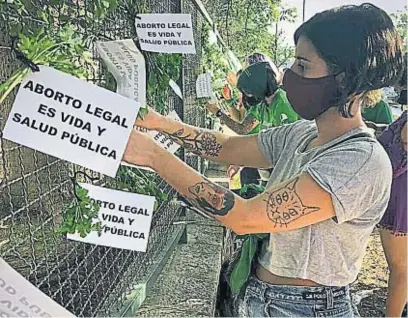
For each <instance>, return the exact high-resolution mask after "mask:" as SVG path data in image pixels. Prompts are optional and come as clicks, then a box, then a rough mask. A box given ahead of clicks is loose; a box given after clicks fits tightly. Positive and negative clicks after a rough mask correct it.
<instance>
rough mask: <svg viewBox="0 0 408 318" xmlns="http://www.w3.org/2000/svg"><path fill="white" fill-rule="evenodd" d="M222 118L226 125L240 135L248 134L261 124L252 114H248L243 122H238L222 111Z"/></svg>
mask: <svg viewBox="0 0 408 318" xmlns="http://www.w3.org/2000/svg"><path fill="white" fill-rule="evenodd" d="M220 119H221V120H222V121H223V122H224V124H225V125H227V126H228V128H229V129H231V130H232V131H233V132H235V133H237V134H238V135H246V134H247V133H249V132H250V131H251V130H252V129H254V128H255V127H256V126H257V125H258V124H259V123H258V121H257V120H256V119H255V118H254V117H252V116H251V115H248V116H246V117H245V119H244V121H243V122H242V123H238V122H236V121H235V120H233V119H231V118H230V117H229V116H228V115H226V114H224V113H222V115H221V117H220Z"/></svg>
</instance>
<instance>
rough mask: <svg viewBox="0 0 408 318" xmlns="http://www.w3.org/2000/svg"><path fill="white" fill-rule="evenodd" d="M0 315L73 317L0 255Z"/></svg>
mask: <svg viewBox="0 0 408 318" xmlns="http://www.w3.org/2000/svg"><path fill="white" fill-rule="evenodd" d="M0 317H75V316H74V315H72V314H71V313H70V312H69V311H67V310H66V309H65V308H64V307H62V306H60V305H59V304H57V303H56V302H55V301H53V300H52V299H51V298H49V297H48V296H46V295H45V294H43V293H42V292H41V291H40V290H39V289H37V288H36V287H35V286H34V285H32V284H31V283H30V282H29V281H28V280H26V279H25V278H24V277H23V276H21V275H20V274H19V273H18V272H16V271H15V270H14V269H13V268H12V267H11V266H10V265H9V264H8V263H7V262H6V261H5V260H4V259H2V258H1V257H0Z"/></svg>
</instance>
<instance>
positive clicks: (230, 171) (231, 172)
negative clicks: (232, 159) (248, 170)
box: [227, 165, 241, 179]
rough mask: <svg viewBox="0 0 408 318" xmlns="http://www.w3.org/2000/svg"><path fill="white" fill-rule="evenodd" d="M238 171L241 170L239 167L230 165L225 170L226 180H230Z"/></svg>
mask: <svg viewBox="0 0 408 318" xmlns="http://www.w3.org/2000/svg"><path fill="white" fill-rule="evenodd" d="M240 170H241V167H240V166H236V165H230V166H229V167H228V169H227V176H228V178H230V179H232V178H233V177H234V176H235V175H236V174H237V173H238V172H239V171H240Z"/></svg>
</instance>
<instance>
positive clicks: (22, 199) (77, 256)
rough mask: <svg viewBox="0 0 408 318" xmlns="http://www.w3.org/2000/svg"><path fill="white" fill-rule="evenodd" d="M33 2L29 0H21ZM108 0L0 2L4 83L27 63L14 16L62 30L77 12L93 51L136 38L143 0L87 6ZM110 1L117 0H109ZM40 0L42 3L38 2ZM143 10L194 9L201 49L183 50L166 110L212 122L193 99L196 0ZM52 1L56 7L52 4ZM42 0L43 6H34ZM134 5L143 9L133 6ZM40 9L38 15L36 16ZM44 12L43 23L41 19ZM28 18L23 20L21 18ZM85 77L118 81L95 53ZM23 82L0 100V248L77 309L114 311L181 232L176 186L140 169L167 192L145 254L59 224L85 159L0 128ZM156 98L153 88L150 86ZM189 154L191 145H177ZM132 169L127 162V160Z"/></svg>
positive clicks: (197, 164) (101, 181) (113, 182)
mask: <svg viewBox="0 0 408 318" xmlns="http://www.w3.org/2000/svg"><path fill="white" fill-rule="evenodd" d="M17 2H18V3H20V2H21V3H22V4H26V3H30V1H28V0H27V1H17ZM94 2H95V3H96V2H103V3H105V2H109V1H99V0H97V1H91V0H88V1H87V0H77V1H51V0H49V1H46V0H43V1H33V2H32V3H37V4H38V6H39V8H40V9H41V7H42V8H46V9H45V10H44V11H42V12H41V10H38V11H35V10H33V9H31V8H30V10H26V11H24V10H21V11H20V12H14V11H13V10H12V8H11V7H10V6H9V5H8V4H7V2H5V3H3V4H2V6H3V7H2V13H3V17H6V18H5V19H2V21H0V30H1V32H0V46H1V48H0V82H1V83H3V82H4V81H5V80H6V79H8V78H9V77H10V75H11V74H12V73H13V72H14V71H15V70H16V69H17V68H18V67H20V66H21V63H20V62H19V61H17V60H16V59H15V54H14V53H13V52H12V50H10V49H8V47H9V46H10V43H11V38H10V34H11V29H10V26H9V22H10V21H12V20H13V21H16V22H17V24H18V23H20V22H22V21H23V20H24V19H26V20H29V23H32V24H33V25H34V24H41V23H43V24H44V21H46V22H45V23H46V27H47V28H48V29H50V28H51V29H52V28H54V29H57V28H60V27H61V26H63V25H64V22H66V21H67V20H69V19H70V20H72V19H74V21H78V24H80V25H78V29H80V30H81V31H82V32H83V33H84V34H85V35H86V36H87V37H88V38H90V39H92V41H90V42H89V47H90V49H91V51H92V52H94V49H93V43H94V42H95V41H96V40H102V41H104V40H105V41H108V40H115V39H126V38H133V39H136V34H135V28H134V15H135V10H131V9H130V8H132V2H134V8H139V9H140V8H141V7H142V4H141V3H142V2H143V1H131V0H127V1H126V0H123V1H119V3H120V4H119V7H118V8H116V9H115V10H114V11H112V12H111V13H109V14H108V15H107V16H106V17H103V19H102V18H101V19H95V18H94V17H93V16H89V17H88V18H87V15H91V10H90V8H91V7H90V5H91V4H92V5H94ZM111 2H112V1H111ZM47 3H53V4H54V6H53V8H55V7H56V6H55V4H56V3H57V4H58V3H61V8H62V5H63V3H70V4H73V5H75V6H77V10H74V11H71V14H72V12H75V14H76V16H68V17H67V16H64V15H63V14H61V11H60V12H58V10H57V12H52V10H51V9H48V7H47ZM40 5H41V6H40ZM143 6H144V9H145V12H150V13H177V12H182V13H191V15H192V21H193V28H194V36H195V45H196V51H197V54H195V55H185V56H183V58H182V59H181V60H180V61H181V63H180V64H181V65H179V67H180V71H181V74H180V75H181V76H180V78H179V79H178V80H177V83H178V85H179V86H180V87H181V89H182V92H183V97H184V99H183V101H182V100H181V99H180V98H179V97H177V96H176V95H175V94H174V93H173V92H172V91H171V90H170V91H169V92H168V94H167V96H166V98H165V104H166V107H167V108H168V110H172V109H175V110H176V111H177V113H178V114H179V116H180V117H181V118H182V119H183V121H184V122H186V123H189V124H193V125H196V126H205V123H206V121H205V111H204V109H203V108H202V107H200V106H199V105H198V104H197V102H196V95H195V81H196V78H197V76H198V75H199V74H200V73H201V72H202V65H201V45H202V37H203V36H204V34H203V32H204V31H203V30H204V25H205V24H206V23H207V21H206V20H205V19H204V18H203V15H202V12H201V11H199V10H198V8H197V4H196V2H195V1H192V0H147V1H144V2H143ZM50 7H51V6H50ZM37 9H38V8H37ZM136 13H137V12H136ZM37 16H38V17H40V18H41V19H39V18H37ZM37 20H41V21H43V22H41V23H40V22H38V21H37ZM23 22H26V21H23ZM158 56H159V55H158V54H154V53H148V54H146V62H147V65H148V70H149V72H148V73H149V74H154V72H155V71H156V72H157V69H156V67H157V64H156V63H155V61H156V59H157V57H158ZM88 68H89V74H88V79H89V81H92V82H94V83H96V84H97V85H100V86H103V87H105V88H108V89H111V90H115V82H114V80H113V77H112V76H111V75H110V74H109V73H108V72H107V71H106V69H105V68H104V66H103V64H102V63H101V62H100V61H99V60H98V58H97V56H96V54H94V56H93V61H92V63H90V65H89V67H88ZM15 94H16V91H13V92H12V93H11V94H10V95H9V96H8V97H7V98H6V100H5V101H4V102H3V103H1V105H0V129H1V130H0V256H1V257H2V258H3V259H5V260H6V261H7V262H8V263H9V264H10V265H11V266H12V267H13V268H14V269H15V270H17V271H18V272H19V273H20V274H22V275H23V276H24V277H25V278H27V279H28V280H29V281H30V282H31V283H32V284H34V285H35V286H36V287H37V288H39V289H40V290H41V291H43V292H44V293H45V294H46V295H48V296H50V297H51V298H52V299H54V300H55V301H56V302H58V303H59V304H61V305H62V306H63V307H65V308H67V309H68V310H69V311H71V312H72V313H73V314H75V315H77V316H115V315H118V313H119V312H120V311H121V308H122V307H123V305H124V303H125V302H126V299H127V298H126V297H127V295H129V293H130V292H131V291H132V289H133V288H134V286H135V285H137V284H138V283H139V282H140V280H142V278H143V277H144V275H146V273H147V272H148V270H149V267H150V266H151V265H152V264H153V263H155V262H158V261H160V259H161V258H162V257H163V250H164V247H165V245H166V242H167V240H168V238H169V237H170V236H171V235H172V234H173V233H174V231H178V230H179V227H176V226H174V225H173V222H174V220H176V219H177V218H178V217H179V214H180V210H179V209H178V207H177V205H175V204H173V203H172V201H171V200H172V199H173V198H174V197H175V196H176V193H175V191H174V189H172V188H171V187H170V186H169V185H168V184H167V183H165V182H164V181H163V180H161V179H160V178H158V177H157V176H156V175H155V174H154V173H150V172H146V171H142V170H137V169H136V170H133V172H134V173H135V174H136V175H137V176H138V177H139V178H142V179H146V180H154V181H155V184H156V186H157V187H158V188H160V190H161V191H162V192H163V193H166V194H167V196H168V198H167V200H163V201H161V203H160V205H159V207H158V209H157V211H156V212H155V214H154V217H153V221H152V227H151V234H150V238H149V244H148V250H147V252H146V253H139V252H133V251H128V250H122V249H116V248H110V247H104V246H96V245H90V244H84V243H78V242H75V241H69V240H67V239H66V238H65V237H64V236H62V235H59V234H57V233H56V229H57V228H58V226H59V225H60V224H61V222H62V220H63V217H64V211H65V209H66V208H67V206H68V205H69V203H70V202H71V200H72V198H73V182H72V180H71V178H72V177H73V175H74V172H75V171H77V170H83V168H80V167H78V166H75V165H73V164H70V163H67V162H65V161H63V160H60V159H57V158H54V157H51V156H48V155H45V154H43V153H40V152H37V151H34V150H32V149H29V148H26V147H23V146H20V145H18V144H15V143H12V142H10V141H8V140H5V139H3V136H2V133H1V131H2V130H3V128H4V126H5V122H6V119H7V117H8V114H9V112H10V110H11V107H12V103H13V100H14V97H15ZM148 101H149V103H150V105H152V106H155V96H154V95H153V94H150V95H148ZM179 155H180V157H181V158H182V159H184V154H183V153H180V154H179ZM185 160H186V162H187V163H188V164H190V165H191V166H192V167H194V168H195V169H197V170H200V171H202V169H203V168H204V164H203V162H202V161H201V160H198V159H197V158H196V157H190V156H186V158H185ZM126 169H130V168H126ZM87 172H88V174H90V175H91V176H92V177H96V178H98V181H96V182H95V184H97V185H101V186H105V187H108V188H112V189H118V188H119V187H118V182H117V179H112V178H107V177H105V176H102V175H99V174H97V173H93V172H91V171H87Z"/></svg>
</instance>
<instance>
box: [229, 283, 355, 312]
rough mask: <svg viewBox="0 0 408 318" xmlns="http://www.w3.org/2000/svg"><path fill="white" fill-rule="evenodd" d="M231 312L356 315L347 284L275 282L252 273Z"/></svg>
mask: <svg viewBox="0 0 408 318" xmlns="http://www.w3.org/2000/svg"><path fill="white" fill-rule="evenodd" d="M233 312H234V315H235V316H236V317H355V316H358V312H357V311H356V309H355V308H354V307H353V304H352V301H351V298H350V293H349V289H348V287H306V286H278V285H271V284H268V283H265V282H262V281H260V280H258V279H257V278H256V277H254V276H252V277H251V278H250V279H249V281H248V283H247V287H246V289H245V291H243V292H242V293H241V294H240V295H239V296H238V297H237V298H236V299H235V300H234V304H233ZM354 312H356V314H354Z"/></svg>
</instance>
